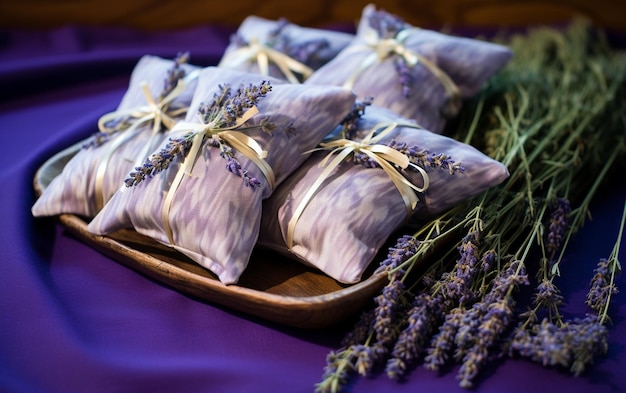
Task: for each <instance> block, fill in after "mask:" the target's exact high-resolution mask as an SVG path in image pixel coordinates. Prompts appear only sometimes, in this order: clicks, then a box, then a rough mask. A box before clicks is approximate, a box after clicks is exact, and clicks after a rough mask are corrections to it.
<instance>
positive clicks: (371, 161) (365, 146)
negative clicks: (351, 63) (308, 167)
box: [287, 123, 429, 250]
mask: <svg viewBox="0 0 626 393" xmlns="http://www.w3.org/2000/svg"><path fill="white" fill-rule="evenodd" d="M398 126H401V127H411V128H421V127H419V126H418V125H415V124H399V123H388V124H378V125H376V126H375V127H374V128H373V129H372V131H371V132H370V133H369V134H368V135H367V136H365V138H363V140H361V141H353V140H349V139H337V140H332V141H329V142H325V143H321V144H320V146H321V147H320V149H329V150H331V151H330V153H329V154H328V155H327V156H326V158H324V160H322V162H321V163H320V166H322V167H324V170H323V171H322V173H321V174H320V177H319V178H318V179H317V180H316V181H315V183H313V185H312V186H311V188H310V189H309V190H308V191H307V193H306V194H305V195H304V197H303V199H302V201H300V203H299V205H298V207H297V208H296V210H295V211H294V214H293V216H292V218H291V219H290V220H289V223H288V226H287V247H288V248H289V249H290V250H291V249H292V248H293V237H294V233H295V228H296V224H297V223H298V220H299V219H300V215H301V214H302V212H303V211H304V209H305V208H306V206H307V205H308V203H309V201H310V200H311V198H312V197H313V195H314V194H315V192H316V191H317V190H318V188H319V187H321V186H322V184H323V183H324V181H326V179H327V178H328V176H330V174H331V173H332V172H333V171H334V170H335V168H337V166H338V165H339V164H340V163H341V162H343V161H344V160H345V159H347V158H348V157H350V156H352V157H353V160H356V161H355V162H357V163H361V164H364V165H366V166H369V167H373V166H377V167H380V168H382V169H383V170H384V171H385V173H387V174H388V175H389V178H390V179H391V181H392V182H393V184H394V185H395V186H396V188H397V189H398V191H399V192H400V194H401V195H402V200H403V201H404V203H405V205H406V210H407V217H409V216H410V215H411V214H412V213H413V211H414V210H415V207H416V206H417V202H418V200H419V199H418V197H417V194H416V193H421V192H424V191H425V190H427V189H428V185H429V177H428V174H427V173H426V171H425V170H424V169H423V168H421V167H420V166H419V165H416V164H415V163H413V162H411V159H410V158H409V156H408V155H406V154H404V153H402V152H400V151H398V150H396V149H394V148H392V147H390V146H386V145H382V144H379V143H378V142H379V141H380V140H381V139H382V138H384V137H385V136H387V135H388V134H389V133H390V132H391V131H393V130H394V129H395V128H396V127H398ZM381 129H382V131H380V132H378V131H379V130H381ZM320 149H315V150H320ZM333 156H334V158H333ZM363 157H366V158H365V159H364V158H363ZM331 158H332V160H331V161H330V162H328V161H329V160H330V159H331ZM409 167H410V168H411V169H414V170H417V171H418V172H419V173H420V174H421V175H422V178H423V181H424V182H423V185H422V187H418V186H416V185H414V184H413V183H411V182H410V181H408V180H407V179H406V178H405V177H404V176H402V174H401V173H400V172H399V171H398V169H402V170H404V169H407V168H409Z"/></svg>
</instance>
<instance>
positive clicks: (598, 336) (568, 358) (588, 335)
mask: <svg viewBox="0 0 626 393" xmlns="http://www.w3.org/2000/svg"><path fill="white" fill-rule="evenodd" d="M607 334H608V330H607V328H606V326H604V325H603V324H602V323H600V321H599V320H598V317H597V316H595V315H589V316H587V317H585V318H582V319H574V320H573V321H570V322H566V323H563V324H561V325H560V326H557V325H556V324H555V323H553V322H551V321H549V320H548V319H547V318H546V319H544V320H543V321H542V322H541V323H540V324H534V325H532V326H531V327H530V328H526V329H517V330H516V331H515V334H514V336H513V338H512V340H511V343H510V346H509V352H510V355H511V356H521V357H524V358H527V359H529V360H531V361H533V362H536V363H539V364H541V365H543V366H550V367H557V366H558V367H565V368H568V369H569V370H570V371H571V372H572V373H573V374H574V375H580V374H581V373H582V372H583V371H584V370H585V369H586V368H587V367H588V366H590V365H591V364H593V360H594V357H596V356H600V355H603V354H604V353H606V351H607V349H608V342H607Z"/></svg>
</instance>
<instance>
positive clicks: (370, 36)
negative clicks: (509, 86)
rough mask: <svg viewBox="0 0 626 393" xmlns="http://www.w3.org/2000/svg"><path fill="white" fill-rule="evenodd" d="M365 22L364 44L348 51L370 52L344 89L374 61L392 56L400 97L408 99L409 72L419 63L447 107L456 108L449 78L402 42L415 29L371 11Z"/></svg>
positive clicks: (456, 91) (457, 95) (454, 88)
mask: <svg viewBox="0 0 626 393" xmlns="http://www.w3.org/2000/svg"><path fill="white" fill-rule="evenodd" d="M368 22H369V27H370V28H369V29H368V30H366V31H364V33H363V34H362V36H363V40H364V41H365V42H364V45H362V46H354V47H353V48H352V49H350V50H355V51H363V50H368V51H373V52H372V54H371V55H370V56H368V57H366V58H365V60H364V61H363V62H362V63H361V66H360V67H359V68H357V69H356V70H355V71H354V72H353V73H352V75H351V77H350V78H348V80H347V81H346V82H345V84H344V86H346V87H349V88H352V87H353V86H354V83H355V82H356V81H357V79H358V78H359V77H360V75H361V73H362V72H363V71H364V70H366V69H367V68H369V67H371V66H372V65H374V64H375V63H376V62H379V61H383V60H385V59H388V58H390V57H391V56H395V58H394V60H393V62H394V63H393V64H394V68H395V70H396V72H397V74H398V81H399V83H400V84H401V85H402V94H403V96H404V97H406V98H410V97H411V91H412V87H413V83H414V78H413V76H412V74H411V69H412V68H413V67H415V66H417V65H418V64H421V65H422V66H424V67H426V68H427V69H428V70H429V71H430V72H431V73H432V74H433V75H434V76H435V77H436V78H437V79H438V80H439V82H441V85H442V86H443V88H444V89H445V90H446V93H447V94H448V96H449V105H451V106H455V105H458V103H459V101H460V91H459V88H458V87H457V85H456V84H455V83H454V82H453V81H452V79H451V78H450V77H449V76H448V75H447V74H446V73H445V72H444V71H442V70H441V69H440V68H439V67H438V66H437V65H436V64H435V63H434V62H432V61H430V60H429V59H427V58H426V57H424V56H422V55H421V54H419V53H417V52H415V51H413V50H410V49H409V48H407V47H406V46H405V41H406V40H407V38H409V35H410V34H411V32H413V31H416V30H417V29H416V28H414V27H411V26H410V25H408V24H407V23H405V22H404V21H403V20H402V19H400V18H399V17H397V16H395V15H393V14H390V13H387V12H385V11H383V10H376V11H375V12H373V13H372V14H371V15H370V17H369V19H368Z"/></svg>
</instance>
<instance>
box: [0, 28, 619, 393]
mask: <svg viewBox="0 0 626 393" xmlns="http://www.w3.org/2000/svg"><path fill="white" fill-rule="evenodd" d="M233 31H234V28H233V29H228V28H223V27H222V28H212V27H201V28H194V29H188V30H180V31H170V32H152V33H145V32H137V31H131V30H122V29H110V28H109V29H102V28H84V27H81V28H79V27H67V28H61V29H56V30H47V31H15V30H12V31H4V32H0V132H1V135H2V139H3V141H2V147H1V149H2V154H0V185H1V186H0V212H1V214H0V217H2V223H3V224H2V225H1V226H0V266H1V269H0V392H7V393H8V392H11V393H27V392H28V393H30V392H44V393H57V392H58V393H67V392H93V393H99V392H102V393H104V392H222V393H229V392H237V393H239V392H292V393H295V392H312V391H313V386H314V384H315V383H316V382H319V381H320V379H321V376H322V372H323V367H324V365H325V357H326V355H327V353H328V352H329V351H331V350H333V349H336V348H338V346H339V341H340V339H341V337H342V336H343V334H344V333H345V332H346V330H347V329H349V327H350V326H349V325H345V326H336V327H333V328H329V329H323V330H314V331H307V330H300V329H294V328H288V327H284V326H278V325H275V324H272V323H268V322H265V321H263V320H260V319H256V318H252V317H249V316H246V315H241V314H239V313H236V312H233V311H230V310H227V309H224V308H221V307H218V306H215V305H212V304H208V303H206V302H203V301H199V300H197V299H194V298H191V297H188V296H186V295H184V294H181V293H179V292H177V291H174V290H172V289H170V288H168V287H166V286H164V285H161V284H159V283H157V282H154V281H152V280H150V279H148V278H146V277H144V276H142V275H140V274H138V273H136V272H134V271H132V270H130V269H128V268H126V267H124V266H122V265H120V264H118V263H117V262H115V261H114V260H112V259H109V258H107V257H105V256H103V255H101V254H100V253H98V252H97V251H95V250H93V249H91V248H89V247H88V246H86V245H85V244H83V243H81V242H80V241H78V240H77V239H76V238H74V237H72V236H71V235H70V234H68V233H67V232H66V231H64V229H63V228H62V227H61V226H59V225H58V224H56V223H55V222H54V221H53V220H51V219H34V218H33V217H32V216H31V214H30V207H31V206H32V203H33V201H34V193H33V190H32V179H33V176H34V173H35V171H36V169H37V168H38V167H39V166H40V165H41V164H42V163H43V162H44V160H45V159H47V158H48V157H50V156H51V155H52V154H54V153H55V152H57V151H59V150H61V149H63V148H64V147H66V146H68V145H70V144H72V143H74V142H76V141H78V140H80V139H83V138H85V137H86V136H88V135H89V134H91V133H92V132H94V131H95V130H96V122H97V119H98V117H99V116H100V115H102V114H104V113H106V112H108V111H111V110H113V109H114V108H115V107H116V105H117V104H118V102H119V100H120V99H121V97H122V94H123V93H124V91H125V89H126V87H127V83H128V78H129V75H130V71H131V70H132V67H133V66H134V65H135V63H136V62H137V61H138V59H139V58H140V57H141V56H142V55H144V54H154V55H159V56H163V57H169V58H171V57H174V56H175V55H176V53H178V52H180V51H189V52H190V53H191V62H192V63H194V64H197V65H201V66H203V65H214V64H216V63H217V61H218V60H219V58H220V56H221V53H222V51H223V50H224V48H225V47H226V45H227V43H228V37H229V35H230V34H231V33H232V32H233ZM621 183H623V182H620V184H616V187H617V188H613V189H611V190H607V191H606V192H604V193H601V194H600V195H599V197H598V199H597V201H596V202H595V203H594V205H593V208H592V213H593V216H594V219H593V221H591V222H589V223H588V224H587V225H586V226H585V227H584V228H583V230H582V231H581V232H580V233H579V235H578V236H577V238H576V241H575V242H573V243H572V245H571V249H570V251H569V252H568V254H567V256H566V261H565V263H564V264H563V270H564V272H565V273H564V274H565V276H564V278H563V279H562V280H560V281H559V285H560V286H561V288H562V290H563V292H564V295H565V297H566V302H567V306H566V307H565V312H566V313H568V314H572V315H578V316H583V315H584V313H585V311H586V310H585V307H584V299H585V294H586V290H587V289H586V288H587V284H588V282H589V279H590V278H591V274H592V272H591V271H592V269H593V266H594V265H595V263H596V262H597V260H598V259H599V258H602V257H608V255H609V253H610V251H611V249H612V247H613V242H614V241H615V234H616V233H617V232H616V231H617V227H618V225H619V213H620V212H621V209H622V206H623V203H624V196H625V195H626V187H625V186H624V185H623V184H621ZM624 255H626V242H623V245H622V259H623V256H624ZM617 284H618V286H622V287H624V286H625V285H624V284H626V280H625V279H624V277H623V276H620V277H618V282H617ZM623 293H624V291H622V293H620V294H618V295H617V296H616V297H615V304H614V306H613V308H612V315H613V325H612V326H610V347H609V352H608V355H607V357H606V358H603V359H600V360H599V361H598V362H597V364H596V366H595V367H594V368H593V369H592V370H591V371H589V372H587V373H585V374H584V375H582V376H581V377H579V378H575V377H572V376H570V375H568V374H567V373H564V372H560V371H554V370H548V369H545V368H542V367H541V366H538V365H535V364H531V363H529V362H527V361H523V360H505V361H503V362H498V365H497V366H495V365H494V366H492V367H490V368H489V369H488V370H487V371H486V372H485V373H483V375H484V378H480V379H479V380H478V384H479V385H478V388H477V391H479V392H504V391H506V392H533V391H543V390H544V389H545V390H546V391H551V392H568V393H574V392H581V393H582V392H585V393H589V392H618V391H626V377H625V376H624V373H623V371H622V369H623V367H624V364H626V335H624V334H623V333H624V332H626V302H625V301H624V294H623ZM455 374H456V368H455V369H452V370H450V371H448V372H446V373H444V374H442V375H437V374H435V373H433V372H430V371H427V370H425V369H423V368H421V367H418V368H417V369H416V370H415V371H413V372H412V373H411V374H410V375H409V378H408V381H407V382H405V383H397V382H393V381H391V380H389V379H388V378H387V377H386V376H385V375H384V374H382V373H378V374H376V375H374V376H373V377H371V378H359V379H357V380H356V381H355V382H353V383H351V384H350V386H349V387H348V388H347V391H348V392H389V391H393V392H396V393H400V392H416V391H423V392H430V393H438V392H442V393H443V392H446V393H448V392H455V391H457V392H461V391H464V390H462V389H460V388H458V386H457V381H456V380H455Z"/></svg>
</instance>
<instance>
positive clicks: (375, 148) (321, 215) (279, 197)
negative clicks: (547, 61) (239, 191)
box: [258, 106, 508, 284]
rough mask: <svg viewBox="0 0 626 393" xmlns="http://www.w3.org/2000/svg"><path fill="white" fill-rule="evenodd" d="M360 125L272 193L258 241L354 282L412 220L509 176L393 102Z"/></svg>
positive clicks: (374, 109)
mask: <svg viewBox="0 0 626 393" xmlns="http://www.w3.org/2000/svg"><path fill="white" fill-rule="evenodd" d="M356 126H357V129H356V130H354V131H355V132H354V135H355V139H334V140H331V141H330V142H326V143H324V144H323V145H322V146H324V150H320V151H315V152H313V153H312V154H311V156H310V157H309V158H308V159H307V161H306V162H305V163H304V164H303V165H302V166H301V167H300V168H299V169H298V170H297V171H296V172H294V173H293V174H292V175H291V176H290V177H289V178H288V179H287V180H286V181H285V182H283V183H282V184H281V186H280V187H278V188H277V189H276V191H275V192H274V193H273V194H272V196H271V197H270V198H268V199H266V200H265V201H264V204H263V216H262V221H261V231H260V236H259V241H258V244H259V246H262V247H265V248H271V249H274V250H277V251H278V252H280V253H282V254H285V255H287V256H289V257H291V258H293V259H296V260H299V261H300V262H302V263H305V264H307V265H309V266H312V267H315V268H317V269H319V270H321V271H322V272H324V273H325V274H327V275H328V276H330V277H332V278H334V279H335V280H337V281H339V282H342V283H347V284H351V283H356V282H358V281H360V280H361V277H362V275H363V272H364V271H365V269H366V268H367V266H368V265H369V264H370V263H371V262H372V260H373V259H374V257H375V256H376V254H377V252H378V251H379V249H380V248H381V247H382V245H383V244H384V243H385V241H386V240H387V239H388V238H389V236H391V234H392V233H393V232H394V231H396V230H397V229H399V228H400V227H401V226H402V225H403V224H405V223H406V222H407V219H408V218H423V219H426V218H428V217H432V215H434V214H437V213H440V212H443V211H445V210H447V209H449V208H450V207H452V206H454V205H455V204H457V203H459V202H461V201H462V200H464V199H466V198H469V197H470V196H473V195H476V194H478V193H480V192H481V191H483V190H485V189H487V188H490V187H493V186H495V185H497V184H499V183H501V182H502V181H504V180H505V179H506V178H507V177H508V171H507V168H506V167H505V166H504V165H502V164H501V163H500V162H498V161H495V160H493V159H491V158H489V157H488V156H486V155H485V154H483V153H481V152H480V151H478V150H477V149H475V148H474V147H472V146H469V145H467V144H464V143H461V142H458V141H456V140H454V139H451V138H449V137H446V136H443V135H441V134H437V133H433V132H430V131H427V130H424V129H421V128H419V126H417V125H416V124H415V122H413V121H410V120H406V119H403V118H401V117H399V116H397V115H396V114H394V113H393V112H391V111H389V110H388V109H385V108H379V107H375V106H372V107H369V108H367V111H366V113H364V114H363V115H362V117H360V119H359V120H358V122H357V123H356ZM409 163H410V164H409ZM401 168H405V169H401ZM407 183H410V184H407Z"/></svg>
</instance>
